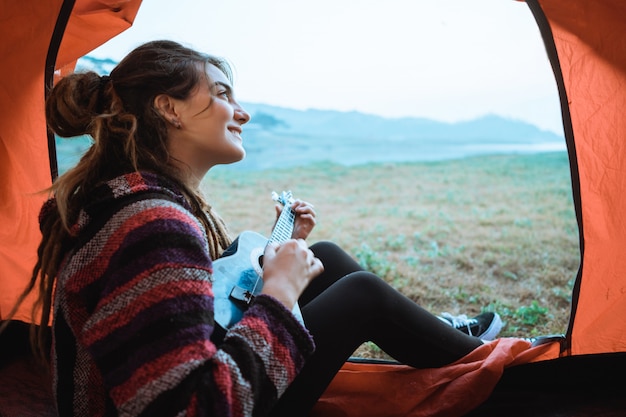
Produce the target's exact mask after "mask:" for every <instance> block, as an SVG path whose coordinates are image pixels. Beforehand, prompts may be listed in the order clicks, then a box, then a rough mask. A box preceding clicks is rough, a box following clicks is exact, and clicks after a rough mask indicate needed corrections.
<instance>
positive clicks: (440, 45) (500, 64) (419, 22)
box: [90, 0, 562, 134]
mask: <svg viewBox="0 0 626 417" xmlns="http://www.w3.org/2000/svg"><path fill="white" fill-rule="evenodd" d="M159 38H167V39H173V40H177V41H179V42H182V43H184V44H186V45H188V46H191V47H194V48H196V49H199V50H202V51H203V52H208V53H212V54H215V55H220V56H223V57H225V58H227V59H228V60H229V61H230V62H231V64H232V65H233V67H234V69H235V91H236V94H237V96H238V98H239V100H240V101H244V102H245V101H248V102H259V103H267V104H272V105H278V106H284V107H293V108H298V109H306V108H317V109H334V110H358V111H361V112H365V113H372V114H378V115H382V116H386V117H404V116H417V117H428V118H433V119H436V120H441V121H459V120H468V119H471V118H474V117H478V116H482V115H485V114H488V113H495V114H498V115H501V116H505V117H510V118H514V119H520V120H524V121H528V122H530V123H533V124H535V125H537V126H538V127H540V128H542V129H547V130H551V131H554V132H556V133H559V134H562V126H561V115H560V107H559V101H558V94H557V89H556V84H555V81H554V76H553V74H552V70H551V69H550V65H549V63H548V60H547V57H546V53H545V49H544V46H543V42H542V41H541V36H540V34H539V30H538V29H537V25H536V23H535V20H534V18H533V17H532V14H531V13H530V10H529V8H528V6H527V5H526V4H525V3H523V2H518V1H515V0H432V1H426V0H384V1H383V0H316V1H310V0H307V1H304V0H225V1H221V2H209V1H199V0H177V1H176V2H172V1H171V0H168V1H166V0H145V1H144V2H143V4H142V6H141V8H140V9H139V13H138V15H137V18H136V20H135V23H134V25H133V26H132V27H131V28H130V29H128V30H127V31H126V32H124V33H122V34H121V35H119V36H117V37H116V38H114V39H112V40H110V41H109V42H107V43H106V44H105V45H103V46H101V47H100V48H98V49H96V50H95V51H93V52H92V53H91V54H90V55H93V56H96V57H99V58H113V59H115V60H119V59H121V58H122V57H123V56H124V55H125V54H126V53H128V52H129V51H130V50H131V49H132V48H133V47H135V46H137V45H139V44H141V43H142V42H144V41H148V40H153V39H159Z"/></svg>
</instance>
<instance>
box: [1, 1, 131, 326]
mask: <svg viewBox="0 0 626 417" xmlns="http://www.w3.org/2000/svg"><path fill="white" fill-rule="evenodd" d="M140 3H141V1H140V0H122V1H119V0H118V1H106V0H76V1H68V0H65V1H63V0H45V1H43V0H40V1H32V0H29V1H26V2H23V1H13V0H0V19H1V20H2V29H1V31H2V35H3V36H2V42H1V43H0V56H2V65H1V66H0V103H2V109H3V111H2V112H1V113H0V179H1V180H0V224H1V227H0V271H1V272H0V319H2V318H4V317H6V315H7V314H8V313H9V311H10V309H11V308H12V306H13V305H14V303H15V301H16V300H17V298H18V296H19V294H21V292H22V290H23V289H24V287H25V286H26V284H27V282H28V280H29V278H30V274H31V272H32V268H33V266H34V265H35V261H36V254H37V245H38V243H39V240H40V238H41V235H40V232H39V226H38V223H37V216H38V213H39V209H40V208H41V205H42V204H43V202H44V200H45V198H46V195H45V194H44V193H42V190H45V189H46V188H48V187H49V186H50V185H51V184H52V176H53V173H54V172H56V166H54V159H53V166H51V164H50V158H49V150H50V151H52V154H53V156H54V149H49V147H48V139H47V138H48V135H47V132H46V124H45V117H44V97H45V85H46V84H47V83H48V84H49V83H50V82H51V80H46V75H51V74H52V72H53V70H54V69H57V70H59V72H58V74H60V73H61V72H60V70H61V68H63V71H64V72H67V71H69V70H71V69H73V65H74V63H75V62H76V60H77V59H78V58H80V57H81V56H83V55H85V54H86V53H88V52H89V51H91V50H92V49H94V48H96V47H97V46H99V45H101V44H102V43H104V42H105V41H107V40H108V39H110V38H111V37H113V36H115V35H117V34H118V33H120V32H122V31H123V30H125V29H127V28H129V27H130V26H131V24H132V22H133V20H134V18H135V15H136V13H137V10H138V8H139V5H140ZM63 11H68V12H70V11H71V14H68V16H69V21H67V26H66V27H65V26H64V23H65V22H64V21H63V19H62V17H63ZM34 28H36V29H34ZM55 30H56V34H57V36H58V39H59V40H60V39H62V41H61V42H60V48H59V49H58V54H57V53H56V51H55V49H56V46H58V45H55ZM50 65H51V67H50ZM47 66H48V67H47ZM33 301H34V297H30V298H29V299H28V301H27V302H26V303H24V305H23V306H22V308H21V309H20V310H19V311H18V314H17V315H16V316H15V319H18V320H25V321H31V314H30V312H31V309H32V303H33Z"/></svg>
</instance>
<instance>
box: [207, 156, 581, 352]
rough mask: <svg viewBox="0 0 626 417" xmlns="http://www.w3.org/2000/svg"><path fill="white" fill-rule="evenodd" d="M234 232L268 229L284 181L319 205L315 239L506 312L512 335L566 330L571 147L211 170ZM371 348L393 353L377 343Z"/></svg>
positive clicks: (473, 309) (417, 289)
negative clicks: (442, 157) (274, 196)
mask: <svg viewBox="0 0 626 417" xmlns="http://www.w3.org/2000/svg"><path fill="white" fill-rule="evenodd" d="M203 185H204V189H205V192H206V193H207V195H208V196H209V200H210V202H211V203H212V204H213V205H214V207H215V208H216V209H217V210H218V212H220V213H221V214H222V216H223V217H224V219H225V220H226V222H227V223H228V224H229V225H230V228H231V232H232V233H233V235H236V234H238V233H240V232H241V231H243V230H248V229H250V230H256V231H258V232H261V233H263V234H266V235H268V234H269V232H270V228H271V226H272V224H273V221H274V208H273V202H272V201H271V200H270V193H271V191H272V190H276V191H281V190H283V189H290V190H292V191H293V194H294V196H295V197H297V198H301V199H303V200H307V201H309V202H311V203H313V204H314V205H315V209H316V212H317V219H318V225H317V227H316V229H315V230H314V232H313V234H312V235H311V237H310V239H309V240H310V242H311V243H313V242H315V241H318V240H333V241H335V242H337V243H338V244H339V245H341V246H342V247H344V248H345V249H346V250H347V251H348V252H350V253H351V254H352V255H353V256H354V257H355V259H357V260H358V261H359V262H360V263H361V264H362V265H363V266H364V267H366V268H368V269H370V270H372V271H373V272H375V273H377V274H379V275H380V276H381V277H383V278H384V279H385V280H387V281H388V282H389V283H390V284H391V285H393V286H394V287H396V288H397V289H398V290H399V291H401V292H403V293H404V294H406V295H407V296H409V297H410V298H411V299H413V300H414V301H416V302H417V303H419V304H420V305H422V306H423V307H425V308H426V309H428V310H430V311H432V312H433V313H440V312H443V311H448V312H450V313H453V314H460V313H464V314H467V315H474V314H477V313H480V312H482V311H489V310H493V311H497V312H498V313H500V314H501V316H502V318H503V320H504V321H505V323H506V325H505V327H504V329H503V331H502V333H501V335H503V336H522V337H525V336H534V335H540V334H549V333H563V332H565V330H566V328H567V324H568V321H569V313H570V301H571V300H570V298H571V289H572V285H573V280H574V277H575V275H576V272H577V269H578V266H579V248H578V228H577V224H576V220H575V215H574V208H573V203H572V196H571V181H570V176H569V162H568V159H567V155H566V154H565V153H563V152H557V153H545V154H537V155H504V156H488V157H476V158H467V159H460V160H452V161H442V162H430V163H406V164H372V165H364V166H356V167H345V166H339V165H332V164H317V165H312V166H307V167H301V168H295V169H283V170H277V171H263V172H250V173H245V172H244V173H242V172H236V173H235V172H229V171H228V170H216V172H215V173H209V176H208V178H207V179H206V180H205V183H204V184H203ZM358 354H360V355H361V356H369V357H381V355H384V353H382V352H380V350H379V349H374V348H372V347H371V344H366V345H364V346H363V347H362V349H360V350H359V352H358Z"/></svg>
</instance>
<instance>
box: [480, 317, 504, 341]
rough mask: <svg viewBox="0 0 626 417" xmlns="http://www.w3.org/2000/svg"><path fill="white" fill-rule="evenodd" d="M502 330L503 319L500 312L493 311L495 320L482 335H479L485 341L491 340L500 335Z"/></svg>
mask: <svg viewBox="0 0 626 417" xmlns="http://www.w3.org/2000/svg"><path fill="white" fill-rule="evenodd" d="M500 330H502V319H501V318H500V315H499V314H498V313H493V320H492V321H491V324H490V325H489V327H488V328H487V330H485V331H484V332H483V333H482V334H481V335H480V336H478V337H479V338H480V339H481V340H483V341H485V342H490V341H492V340H493V339H495V338H496V336H498V334H499V333H500Z"/></svg>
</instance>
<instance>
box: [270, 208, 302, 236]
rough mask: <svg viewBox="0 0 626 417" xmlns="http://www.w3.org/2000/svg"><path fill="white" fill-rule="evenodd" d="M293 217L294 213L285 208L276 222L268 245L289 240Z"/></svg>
mask: <svg viewBox="0 0 626 417" xmlns="http://www.w3.org/2000/svg"><path fill="white" fill-rule="evenodd" d="M295 217H296V214H295V213H294V211H293V210H292V209H291V208H289V207H285V208H284V209H283V212H282V213H281V215H280V217H279V218H278V222H276V226H275V227H274V230H273V231H272V235H271V236H270V238H269V243H281V242H284V241H286V240H288V239H291V234H292V233H293V224H294V219H295Z"/></svg>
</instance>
